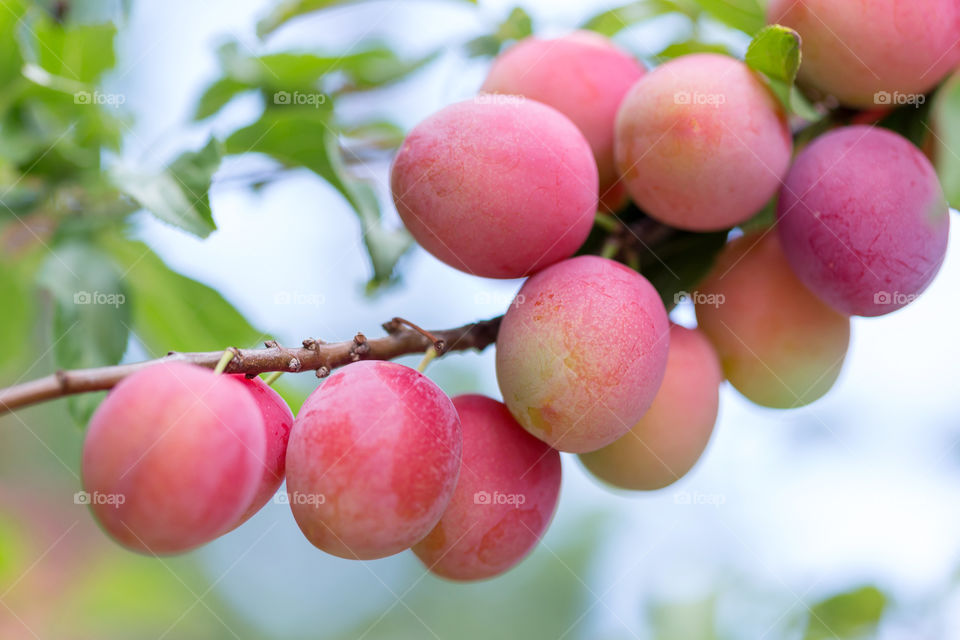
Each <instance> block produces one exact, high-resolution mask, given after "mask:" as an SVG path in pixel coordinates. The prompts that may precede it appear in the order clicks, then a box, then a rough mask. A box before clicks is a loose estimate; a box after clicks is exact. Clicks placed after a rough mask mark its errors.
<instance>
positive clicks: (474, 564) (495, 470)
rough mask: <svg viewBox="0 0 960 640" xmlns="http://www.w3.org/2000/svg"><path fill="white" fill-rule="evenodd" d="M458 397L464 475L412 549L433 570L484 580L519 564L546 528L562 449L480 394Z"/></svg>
mask: <svg viewBox="0 0 960 640" xmlns="http://www.w3.org/2000/svg"><path fill="white" fill-rule="evenodd" d="M453 404H454V406H455V407H456V408H457V412H458V413H459V415H460V424H461V425H462V426H463V458H462V464H461V467H460V478H459V479H458V480H457V488H456V489H455V490H454V492H453V498H452V499H451V500H450V504H449V506H447V510H446V511H444V513H443V517H442V518H440V522H438V523H437V526H436V527H434V528H433V531H431V532H430V534H429V535H428V536H427V537H426V538H424V539H423V540H422V541H421V542H419V543H418V544H417V545H416V546H414V548H413V551H414V553H416V554H417V557H418V558H420V560H422V561H423V563H424V564H425V565H426V566H427V568H428V569H430V571H432V572H433V573H435V574H437V575H439V576H443V577H444V578H449V579H451V580H482V579H484V578H491V577H493V576H496V575H499V574H501V573H503V572H505V571H507V570H508V569H510V568H511V567H513V566H514V565H516V564H518V563H519V562H520V561H521V560H522V559H523V558H524V557H526V555H527V554H528V553H529V552H530V551H531V550H532V549H533V548H534V546H536V544H537V542H538V541H539V540H540V537H541V536H542V535H543V533H544V531H546V529H547V526H548V525H549V524H550V519H551V518H552V517H553V512H554V510H555V509H556V506H557V499H558V498H559V496H560V454H559V453H558V452H557V451H556V450H554V449H551V448H550V447H549V446H547V445H546V444H545V443H543V442H541V441H540V440H537V439H536V438H534V437H533V436H531V435H530V434H529V433H527V432H526V431H524V430H523V428H522V427H521V426H520V425H519V424H517V421H516V420H514V419H513V416H512V415H510V411H508V410H507V407H506V406H505V405H504V404H503V403H502V402H497V401H496V400H493V399H492V398H487V397H486V396H480V395H465V396H458V397H456V398H454V399H453Z"/></svg>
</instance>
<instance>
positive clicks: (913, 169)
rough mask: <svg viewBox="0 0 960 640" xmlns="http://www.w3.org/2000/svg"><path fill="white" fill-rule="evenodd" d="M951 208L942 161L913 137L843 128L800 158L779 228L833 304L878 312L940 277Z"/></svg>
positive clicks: (809, 281)
mask: <svg viewBox="0 0 960 640" xmlns="http://www.w3.org/2000/svg"><path fill="white" fill-rule="evenodd" d="M948 211H949V210H948V208H947V203H946V200H945V199H944V195H943V190H942V189H941V188H940V183H939V181H938V180H937V175H936V172H935V171H934V169H933V166H932V165H931V164H930V162H929V160H927V158H926V156H924V155H923V153H922V152H921V151H920V150H919V149H917V148H916V147H915V146H913V144H911V143H910V142H909V141H907V140H906V139H905V138H903V137H901V136H900V135H898V134H896V133H893V132H892V131H888V130H885V129H878V128H873V127H867V126H854V127H843V128H840V129H836V130H834V131H831V132H830V133H827V134H825V135H823V136H821V137H819V138H817V139H816V140H815V141H814V142H813V143H812V144H811V145H810V146H808V147H807V148H806V149H804V150H803V152H802V153H800V154H799V156H797V159H796V161H795V162H794V165H793V168H792V169H791V170H790V173H789V175H788V176H787V179H786V181H785V182H784V186H783V189H782V191H781V194H780V203H779V206H778V211H777V228H778V231H779V234H780V240H781V242H782V243H783V249H784V251H785V252H786V255H787V259H788V260H789V261H790V264H791V266H792V267H793V269H794V270H795V271H796V272H797V275H798V276H799V277H800V279H801V280H802V281H803V282H804V284H806V285H807V286H808V287H809V288H810V289H811V290H812V291H813V292H814V293H815V294H817V295H818V296H819V297H820V298H821V299H822V300H823V301H824V302H826V303H827V304H829V305H830V306H832V307H833V308H834V309H836V310H837V311H839V312H841V313H845V314H848V315H861V316H877V315H883V314H885V313H890V312H891V311H895V310H897V309H899V308H901V307H903V306H904V305H906V304H908V303H909V302H910V301H912V300H913V299H914V298H916V296H917V295H919V294H920V293H921V292H922V291H923V290H924V289H926V288H927V285H929V284H930V282H931V281H932V280H933V278H934V276H936V274H937V271H938V270H939V269H940V265H941V264H942V263H943V258H944V255H945V254H946V250H947V235H948V231H949V225H950V220H949V215H948Z"/></svg>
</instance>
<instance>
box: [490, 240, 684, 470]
mask: <svg viewBox="0 0 960 640" xmlns="http://www.w3.org/2000/svg"><path fill="white" fill-rule="evenodd" d="M668 332H669V324H668V321H667V313H666V310H665V309H664V306H663V302H661V300H660V297H659V296H658V295H657V292H656V290H655V289H654V288H653V286H652V285H651V284H650V283H649V282H648V281H647V279H646V278H644V277H643V276H641V275H640V274H638V273H637V272H636V271H633V270H632V269H629V268H628V267H625V266H624V265H622V264H620V263H617V262H614V261H612V260H607V259H605V258H600V257H597V256H580V257H577V258H572V259H570V260H565V261H564V262H561V263H559V264H556V265H553V266H552V267H549V268H547V269H544V270H543V271H541V272H540V273H538V274H537V275H535V276H533V277H532V278H530V279H529V280H528V281H527V282H526V284H524V285H523V287H522V288H521V289H520V293H519V294H518V295H517V302H516V303H515V304H514V305H513V306H511V307H510V309H509V310H507V313H506V315H505V316H504V318H503V322H502V324H501V326H500V332H499V335H498V336H497V354H496V360H497V380H498V382H499V384H500V391H501V392H502V393H503V397H504V402H505V403H506V405H507V407H509V408H510V412H511V413H512V414H513V416H514V418H516V419H517V421H518V422H519V423H520V424H521V425H522V426H523V428H524V429H526V430H527V431H529V432H530V433H532V434H533V435H535V436H536V437H538V438H540V439H541V440H543V441H544V442H546V443H547V444H549V445H550V446H552V447H554V448H556V449H559V450H561V451H570V452H574V453H582V452H585V451H593V450H595V449H599V448H600V447H603V446H605V445H607V444H610V443H611V442H613V441H614V440H616V439H617V438H619V437H620V436H622V435H623V434H625V433H626V432H627V431H629V429H630V427H631V426H633V425H634V424H635V423H636V422H637V421H638V420H639V419H640V418H641V417H642V416H643V414H644V413H645V412H646V410H647V408H648V407H649V406H650V403H651V402H652V401H653V397H654V395H655V394H656V392H657V389H658V388H659V387H660V382H661V381H662V380H663V374H664V370H665V368H666V364H667V347H668V345H669V333H668Z"/></svg>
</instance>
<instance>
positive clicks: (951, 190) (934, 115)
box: [928, 72, 960, 209]
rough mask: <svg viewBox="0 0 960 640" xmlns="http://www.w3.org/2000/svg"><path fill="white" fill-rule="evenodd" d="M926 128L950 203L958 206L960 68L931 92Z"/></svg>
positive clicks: (952, 205)
mask: <svg viewBox="0 0 960 640" xmlns="http://www.w3.org/2000/svg"><path fill="white" fill-rule="evenodd" d="M928 129H929V131H928V133H929V134H930V136H932V137H931V140H930V145H931V148H932V150H933V153H932V155H933V161H934V165H935V166H936V168H937V173H938V174H939V176H940V184H941V185H942V186H943V192H944V194H945V195H946V196H947V202H949V203H950V206H951V207H953V208H954V209H960V72H957V73H954V74H953V76H951V77H950V78H949V79H947V81H946V82H945V83H943V86H941V87H940V89H939V91H937V93H936V95H935V96H934V99H933V104H932V105H931V119H930V126H929V127H928Z"/></svg>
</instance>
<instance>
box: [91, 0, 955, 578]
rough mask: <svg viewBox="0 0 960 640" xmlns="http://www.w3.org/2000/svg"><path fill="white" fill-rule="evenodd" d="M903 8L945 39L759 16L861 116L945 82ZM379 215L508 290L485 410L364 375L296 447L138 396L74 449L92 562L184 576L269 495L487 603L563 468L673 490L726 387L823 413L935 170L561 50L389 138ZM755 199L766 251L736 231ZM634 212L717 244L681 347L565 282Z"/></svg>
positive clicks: (887, 26)
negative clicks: (126, 558) (385, 212)
mask: <svg viewBox="0 0 960 640" xmlns="http://www.w3.org/2000/svg"><path fill="white" fill-rule="evenodd" d="M927 4H930V5H936V12H934V13H937V12H938V15H939V16H940V19H939V20H934V19H932V18H931V17H930V15H929V14H928V13H925V10H921V9H920V8H919V6H917V7H914V6H913V5H912V4H910V3H895V2H893V1H892V0H882V1H878V2H877V3H873V5H871V8H870V9H869V11H868V9H867V6H866V3H835V2H830V1H828V0H803V1H795V0H790V1H786V0H785V1H782V2H781V1H777V0H774V1H773V2H772V3H771V5H770V19H771V21H779V22H782V23H784V24H786V25H788V26H790V27H793V28H795V29H796V30H798V31H799V32H800V34H801V35H802V37H803V39H804V42H805V43H806V47H805V49H804V60H805V62H804V64H803V66H802V68H801V79H802V82H803V83H804V86H805V87H807V88H808V91H810V92H811V94H813V93H819V94H821V95H824V96H832V99H835V100H836V101H837V102H839V103H842V104H845V105H849V106H851V107H865V106H870V107H871V108H872V107H875V106H877V105H876V104H868V102H869V100H874V99H875V98H869V96H871V95H872V94H873V93H876V92H888V93H889V92H917V91H926V90H929V89H930V88H932V87H933V86H935V85H936V84H937V83H938V82H939V81H940V80H941V79H942V78H943V76H944V75H945V74H946V73H948V72H949V71H950V70H951V69H952V68H954V67H956V66H957V64H958V63H960V42H954V41H955V39H956V35H957V33H960V7H958V5H957V4H956V3H955V2H954V1H953V0H937V1H933V0H931V2H930V3H927ZM894 5H896V6H894ZM860 14H864V15H860ZM868 27H869V28H868ZM849 30H853V31H850V32H849V33H848V31H849ZM866 32H871V33H872V34H873V35H872V36H871V37H872V38H874V39H873V40H870V41H869V42H865V41H863V42H861V41H858V40H856V38H857V37H860V38H861V39H864V38H866V36H864V35H863V34H864V33H866ZM844 38H849V39H848V40H847V44H845V45H843V47H841V46H839V44H838V43H841V41H842V40H843V39H844ZM907 43H909V46H907ZM861 45H862V46H861ZM844 47H846V48H847V49H848V50H847V51H845V50H844ZM851 47H852V48H851ZM855 52H859V54H857V53H855ZM862 65H867V66H869V70H870V73H869V74H868V73H863V71H862V69H860V67H861V66H862ZM868 98H869V100H868ZM391 188H392V192H393V197H394V200H395V203H396V206H397V209H398V211H399V213H400V216H401V217H402V219H403V221H404V224H405V225H406V227H407V228H408V229H409V230H410V232H411V233H412V234H413V236H414V237H415V239H416V240H417V241H418V243H419V244H420V245H421V246H422V247H423V248H424V249H426V250H427V251H428V252H429V253H431V254H432V255H433V256H435V257H436V258H438V259H439V260H441V261H443V262H445V263H447V264H448V265H450V266H452V267H455V268H457V269H460V270H462V271H465V272H467V273H470V274H474V275H477V276H482V277H492V278H521V277H525V278H527V280H526V282H525V283H524V284H523V285H522V288H521V289H520V294H519V295H518V296H517V298H516V300H515V302H514V304H512V305H511V306H510V308H509V309H508V311H507V312H506V314H505V316H504V317H503V320H502V323H501V325H500V329H499V333H498V336H497V342H496V373H497V379H498V383H499V387H500V391H501V393H502V396H503V402H499V401H497V400H494V399H492V398H488V397H484V396H479V395H465V396H458V397H455V398H453V399H450V398H449V397H447V395H445V394H444V393H443V391H441V390H440V388H439V387H437V385H436V384H434V383H433V382H432V381H431V380H430V379H429V378H427V377H425V376H424V375H423V374H422V373H420V372H418V371H416V370H414V369H411V368H409V367H405V366H401V365H399V364H395V363H389V362H378V361H360V362H356V363H353V364H350V365H348V366H346V367H344V368H342V369H340V370H339V371H337V372H336V373H334V374H333V375H331V376H330V377H329V378H328V379H327V380H326V381H325V382H324V383H323V384H322V385H321V386H320V387H318V388H317V390H316V391H314V392H313V394H311V396H310V397H309V398H308V399H307V401H306V403H305V404H304V406H303V407H302V409H301V410H300V411H299V413H298V415H297V416H296V419H294V418H293V416H292V414H291V412H290V410H289V409H288V408H287V407H286V405H285V404H284V403H283V401H282V400H281V399H280V398H279V396H277V394H276V393H275V392H273V391H272V390H271V389H270V388H269V387H268V386H266V385H265V384H264V383H263V382H262V381H260V380H257V379H254V380H247V379H245V378H243V377H236V376H221V375H216V374H214V373H213V372H211V371H208V370H205V369H201V368H199V367H194V366H191V365H186V364H176V363H173V364H162V365H156V366H154V367H151V368H148V369H144V370H142V371H140V372H138V373H136V374H134V375H132V376H130V377H129V378H127V379H125V380H124V381H123V382H121V383H120V384H119V385H118V386H117V387H116V388H115V389H114V390H113V391H112V392H111V393H110V394H109V396H108V397H107V399H106V400H105V401H104V403H103V404H102V405H101V407H100V408H99V410H98V411H97V413H96V414H95V415H94V417H93V419H92V422H91V424H90V428H89V432H88V435H87V440H86V443H85V447H84V457H83V480H84V485H85V487H86V490H87V491H89V492H91V493H98V494H107V495H109V494H120V495H123V496H124V497H125V500H124V501H112V502H111V501H96V500H94V501H92V505H93V510H94V513H95V515H96V517H97V519H98V520H99V522H100V523H101V524H102V526H103V527H104V529H106V531H107V532H108V533H109V534H110V535H111V536H112V537H113V538H115V539H116V540H117V541H119V542H120V543H121V544H123V545H125V546H127V547H129V548H131V549H134V550H137V551H141V552H145V553H155V554H163V553H176V552H181V551H185V550H188V549H191V548H194V547H196V546H198V545H201V544H204V543H205V542H208V541H210V540H212V539H214V538H215V537H217V536H219V535H222V534H223V533H225V532H227V531H230V530H232V529H233V528H235V527H236V526H238V525H239V524H240V523H242V522H243V521H244V520H246V519H247V518H249V517H250V515H251V514H252V513H254V512H255V511H257V510H258V509H259V508H260V507H262V506H263V505H264V504H265V503H266V502H267V501H269V500H270V498H271V496H272V495H273V494H274V493H275V492H276V491H277V489H278V488H279V486H280V484H281V483H282V482H283V480H284V479H286V501H287V502H289V505H290V508H291V510H292V512H293V516H294V518H295V520H296V522H297V524H298V525H299V527H300V529H301V530H302V531H303V533H304V535H305V536H306V538H307V539H308V540H309V541H310V542H311V543H312V544H313V545H315V546H316V547H318V548H320V549H322V550H324V551H326V552H328V553H331V554H334V555H336V556H340V557H343V558H354V559H364V560H365V559H373V558H382V557H385V556H389V555H392V554H395V553H398V552H401V551H403V550H406V549H412V550H413V552H414V553H415V554H416V555H417V557H419V558H420V559H421V560H422V561H423V563H424V564H425V565H426V566H427V568H428V569H429V570H430V571H432V572H434V573H435V574H437V575H440V576H443V577H446V578H449V579H452V580H478V579H483V578H489V577H492V576H495V575H498V574H500V573H502V572H504V571H506V570H508V569H509V568H510V567H512V566H514V565H516V564H517V563H518V562H520V561H521V560H522V559H523V558H524V557H525V556H526V555H527V554H528V553H529V552H530V551H531V550H532V549H533V548H534V546H535V545H536V544H537V541H538V540H539V539H540V538H541V536H542V535H543V533H544V531H545V530H546V528H547V527H548V525H549V523H550V520H551V518H552V515H553V513H554V511H555V508H556V505H557V501H558V497H559V490H560V482H561V463H560V452H568V453H573V454H578V456H579V459H580V461H581V463H582V465H583V466H584V467H585V468H586V469H587V470H588V471H589V472H590V473H591V474H593V475H594V476H596V477H597V478H598V479H600V480H601V481H603V482H604V483H605V484H607V485H610V486H612V487H617V488H622V489H629V490H655V489H660V488H663V487H665V486H667V485H670V484H672V483H673V482H675V481H677V480H678V479H679V478H680V477H682V476H683V475H684V474H686V473H687V472H688V471H689V470H690V469H691V468H692V467H693V466H694V465H695V464H696V462H697V460H698V459H699V458H700V457H701V455H702V453H703V451H704V449H705V448H706V446H707V444H708V441H709V439H710V437H711V434H712V431H713V429H714V424H715V422H716V419H717V414H718V407H719V389H720V387H721V385H722V384H723V382H724V380H726V381H729V382H730V383H731V385H732V386H733V387H735V388H736V389H737V390H738V391H739V392H740V393H741V394H742V395H743V396H745V397H746V398H747V399H749V400H751V401H753V402H754V403H756V404H759V405H761V406H765V407H772V408H793V407H799V406H802V405H805V404H808V403H810V402H813V401H814V400H816V399H818V398H820V397H822V396H823V395H824V394H825V393H827V391H829V389H830V388H831V387H832V386H833V384H834V382H835V381H836V380H837V378H838V376H839V374H840V371H841V368H842V364H843V361H844V358H845V355H846V352H847V348H848V344H849V340H850V324H851V316H877V315H882V314H885V313H889V312H891V311H894V310H896V309H899V308H901V307H903V306H905V305H906V304H908V303H909V302H910V301H912V300H913V299H915V298H916V296H918V295H919V294H920V293H921V292H922V291H923V290H924V289H925V288H926V287H927V286H928V285H929V284H930V282H931V281H932V279H933V278H934V276H935V275H936V273H937V271H938V269H939V267H940V264H941V263H942V261H943V258H944V255H945V252H946V247H947V234H948V227H949V219H948V207H947V204H946V201H945V198H944V194H943V192H942V189H941V187H940V185H939V183H938V181H937V177H936V174H935V173H934V170H933V168H932V166H931V164H930V162H929V161H928V160H927V158H926V157H925V156H924V155H923V153H921V152H920V151H919V150H918V149H917V148H916V147H915V146H914V145H913V144H912V143H910V142H909V141H907V140H906V139H905V138H903V137H901V136H900V135H898V134H896V133H894V132H892V131H889V130H885V129H880V128H876V127H871V126H839V125H838V126H835V127H833V128H827V130H826V131H825V132H824V133H822V134H821V135H819V136H818V137H816V138H815V139H814V140H813V141H812V142H809V143H808V144H805V145H804V146H803V148H801V149H795V148H794V135H793V132H792V131H791V128H790V122H789V119H788V115H787V113H786V112H785V110H784V108H783V107H782V105H781V103H780V101H779V100H778V99H777V98H776V96H775V95H774V93H773V92H772V91H771V89H770V88H769V86H768V83H767V81H766V80H765V79H764V78H763V77H762V76H760V75H758V74H757V73H755V72H754V71H752V70H751V69H750V68H749V67H748V66H747V65H746V64H745V63H743V62H741V61H739V60H736V59H734V58H732V57H728V56H724V55H719V54H693V55H687V56H683V57H680V58H677V59H674V60H672V61H670V62H667V63H665V64H662V65H660V66H658V67H657V68H655V69H652V70H649V71H648V70H646V69H645V68H644V67H643V66H642V65H641V64H640V63H638V62H637V61H636V60H635V59H634V58H633V57H632V56H630V55H628V54H627V53H625V52H623V51H621V50H620V49H618V48H617V47H615V46H614V45H613V44H612V43H611V42H610V41H609V40H607V39H606V38H603V37H601V36H599V35H596V34H588V33H579V32H578V33H574V34H571V35H569V36H566V37H562V38H558V39H554V40H541V39H537V38H528V39H526V40H524V41H522V42H520V43H518V44H516V45H515V46H513V47H511V48H509V49H507V50H506V51H505V52H504V53H503V54H502V55H501V56H500V57H499V58H497V59H496V60H495V61H494V63H493V66H492V68H491V70H490V72H489V75H488V77H487V78H486V80H485V82H484V83H483V86H482V90H481V93H479V94H478V95H477V96H476V97H475V98H473V99H470V100H466V101H463V102H459V103H456V104H453V105H451V106H448V107H446V108H444V109H442V110H440V111H439V112H437V113H436V114H434V115H432V116H430V117H429V118H427V119H426V120H425V121H423V122H422V123H421V124H419V125H418V126H417V127H415V128H414V129H413V130H412V131H411V132H410V134H409V136H408V137H407V138H406V140H405V142H404V143H403V145H402V147H401V148H400V150H399V152H398V154H397V156H396V159H395V162H394V164H393V167H392V172H391ZM772 199H775V201H776V221H775V223H774V224H772V225H769V226H765V227H764V226H759V227H757V226H755V225H750V226H749V228H748V230H747V231H746V232H744V231H742V230H740V229H738V228H739V227H742V226H743V225H744V223H746V222H748V221H750V220H751V219H753V218H754V216H756V215H757V213H758V211H760V210H761V209H763V208H764V207H765V205H767V204H768V203H769V202H771V201H772ZM628 205H629V206H631V207H633V208H634V209H635V210H638V211H640V212H642V215H643V216H645V217H646V218H648V219H650V220H652V221H654V222H655V223H656V224H659V225H661V226H662V227H664V228H667V229H672V230H680V231H684V232H717V231H728V232H730V233H729V236H728V238H729V241H728V242H727V243H726V245H725V246H724V248H723V250H722V251H721V252H720V254H719V256H718V257H717V258H716V260H715V262H714V264H713V266H712V269H711V271H710V273H709V274H708V275H707V276H706V278H705V279H703V281H702V282H701V283H699V285H698V286H697V290H696V292H695V295H694V296H693V302H694V305H695V311H696V319H697V328H695V329H691V328H684V327H682V326H679V325H676V324H672V323H671V321H670V318H669V315H668V309H667V307H666V306H665V304H664V302H663V298H662V296H661V292H658V291H657V289H656V288H655V287H654V286H653V285H652V284H651V282H650V281H649V280H648V279H647V278H646V277H644V275H642V274H641V273H639V272H638V271H637V270H636V269H634V268H631V267H629V266H626V265H624V264H621V263H620V262H617V261H615V260H612V259H608V258H606V257H600V256H596V255H576V254H577V253H578V251H580V250H581V247H582V246H583V245H584V242H585V240H586V239H587V237H588V235H589V234H591V231H592V229H593V228H594V220H595V217H596V215H597V212H598V210H599V211H601V212H607V213H608V214H611V213H613V214H616V213H618V212H620V211H622V210H624V208H625V207H627V206H628ZM654 250H655V249H654Z"/></svg>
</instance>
